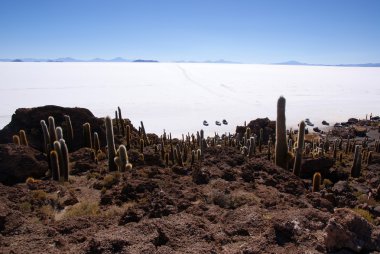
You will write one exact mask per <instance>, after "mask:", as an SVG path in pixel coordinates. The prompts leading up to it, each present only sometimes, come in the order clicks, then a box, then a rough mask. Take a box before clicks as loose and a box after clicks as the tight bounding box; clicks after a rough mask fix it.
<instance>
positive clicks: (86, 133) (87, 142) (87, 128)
mask: <svg viewBox="0 0 380 254" xmlns="http://www.w3.org/2000/svg"><path fill="white" fill-rule="evenodd" d="M83 138H84V147H88V148H92V139H91V125H90V124H89V123H85V124H83Z"/></svg>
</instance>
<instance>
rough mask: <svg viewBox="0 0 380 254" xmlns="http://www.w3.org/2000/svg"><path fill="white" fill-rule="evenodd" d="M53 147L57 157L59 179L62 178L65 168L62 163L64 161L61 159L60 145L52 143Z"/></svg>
mask: <svg viewBox="0 0 380 254" xmlns="http://www.w3.org/2000/svg"><path fill="white" fill-rule="evenodd" d="M53 147H54V151H55V152H56V153H57V155H58V162H59V169H60V177H62V178H63V170H64V168H65V163H64V159H63V154H62V150H61V143H60V142H59V141H54V144H53Z"/></svg>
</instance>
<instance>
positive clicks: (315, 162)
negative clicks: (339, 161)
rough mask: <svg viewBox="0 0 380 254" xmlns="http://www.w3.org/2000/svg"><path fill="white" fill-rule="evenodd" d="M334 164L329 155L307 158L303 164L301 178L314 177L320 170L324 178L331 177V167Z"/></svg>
mask: <svg viewBox="0 0 380 254" xmlns="http://www.w3.org/2000/svg"><path fill="white" fill-rule="evenodd" d="M332 166H334V160H333V159H331V158H328V157H320V158H316V159H305V160H303V161H302V164H301V175H300V176H301V178H305V179H312V177H313V175H314V173H316V172H319V173H321V175H322V178H323V179H324V178H328V179H329V173H330V171H329V169H330V168H331V167H332Z"/></svg>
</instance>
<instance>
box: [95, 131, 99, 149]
mask: <svg viewBox="0 0 380 254" xmlns="http://www.w3.org/2000/svg"><path fill="white" fill-rule="evenodd" d="M94 150H95V154H96V153H97V152H98V151H99V150H100V141H99V135H98V133H97V132H94Z"/></svg>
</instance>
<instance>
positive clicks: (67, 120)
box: [63, 115, 74, 149]
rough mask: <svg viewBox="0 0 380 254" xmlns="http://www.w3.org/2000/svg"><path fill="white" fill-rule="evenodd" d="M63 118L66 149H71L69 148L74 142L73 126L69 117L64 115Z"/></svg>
mask: <svg viewBox="0 0 380 254" xmlns="http://www.w3.org/2000/svg"><path fill="white" fill-rule="evenodd" d="M63 117H64V118H65V125H66V133H65V137H66V141H67V144H68V147H69V148H70V149H72V147H71V146H72V145H73V141H74V129H73V125H72V124H71V119H70V116H68V115H64V116H63Z"/></svg>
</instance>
